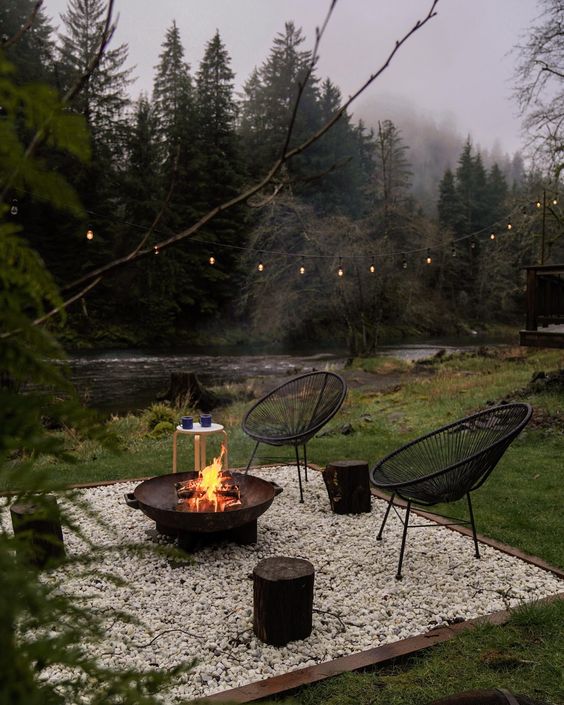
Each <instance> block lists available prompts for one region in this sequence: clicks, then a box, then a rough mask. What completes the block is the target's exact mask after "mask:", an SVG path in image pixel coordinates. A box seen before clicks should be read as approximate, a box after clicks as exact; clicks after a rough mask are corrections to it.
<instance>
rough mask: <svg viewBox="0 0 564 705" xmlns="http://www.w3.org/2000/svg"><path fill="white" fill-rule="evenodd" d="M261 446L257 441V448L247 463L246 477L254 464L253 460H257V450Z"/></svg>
mask: <svg viewBox="0 0 564 705" xmlns="http://www.w3.org/2000/svg"><path fill="white" fill-rule="evenodd" d="M259 444H260V441H257V444H256V446H255V449H254V450H253V452H252V454H251V459H250V460H249V462H248V463H247V467H246V469H245V475H246V474H247V473H248V472H249V468H250V467H251V463H252V462H253V460H254V459H255V454H256V452H257V448H258V447H259Z"/></svg>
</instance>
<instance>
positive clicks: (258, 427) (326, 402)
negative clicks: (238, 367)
mask: <svg viewBox="0 0 564 705" xmlns="http://www.w3.org/2000/svg"><path fill="white" fill-rule="evenodd" d="M346 394H347V385H346V383H345V381H344V379H343V378H342V377H339V375H336V374H334V373H333V372H308V373H307V374H303V375H300V376H299V377H294V378H293V379H291V380H289V381H288V382H285V383H284V384H281V385H280V386H279V387H276V389H273V390H272V391H271V392H269V393H268V394H266V395H265V396H264V397H262V398H261V399H259V400H258V401H257V402H256V403H255V404H254V405H253V406H252V407H251V408H250V409H249V411H247V413H246V414H245V417H244V419H243V424H242V426H243V431H244V432H245V433H246V434H247V435H248V436H250V437H251V438H253V439H254V440H255V441H256V445H255V448H254V450H253V453H252V455H251V458H250V460H249V463H248V465H247V469H246V470H245V472H248V471H249V468H250V467H251V464H252V462H253V460H254V457H255V454H256V452H257V448H258V447H259V445H260V444H261V443H265V444H267V445H270V446H294V449H295V452H296V464H297V466H298V481H299V485H300V502H303V501H304V493H303V487H302V473H301V466H300V457H299V452H298V447H299V446H303V450H304V461H303V466H304V468H305V479H306V482H307V451H306V444H307V442H308V441H309V440H310V438H312V437H313V436H314V435H315V434H316V433H317V432H318V431H319V430H320V429H321V428H322V427H323V426H324V425H325V424H326V423H327V422H328V421H329V420H330V419H331V418H333V416H334V415H335V414H336V413H337V411H338V410H339V409H340V407H341V404H342V403H343V401H344V399H345V396H346Z"/></svg>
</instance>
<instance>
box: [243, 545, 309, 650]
mask: <svg viewBox="0 0 564 705" xmlns="http://www.w3.org/2000/svg"><path fill="white" fill-rule="evenodd" d="M314 575H315V571H314V568H313V565H312V564H311V563H310V562H309V561H305V560H303V559H301V558H288V557H286V556H276V557H274V558H265V559H264V560H262V561H261V562H260V563H258V564H257V565H256V566H255V569H254V570H253V581H254V589H253V593H254V616H253V631H254V633H255V634H256V636H257V637H258V638H259V639H260V640H261V641H264V642H266V643H267V644H272V645H273V646H284V645H285V644H287V643H288V642H289V641H294V640H296V639H305V638H306V637H308V636H309V635H310V634H311V628H312V615H313V579H314Z"/></svg>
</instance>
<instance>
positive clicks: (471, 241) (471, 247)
mask: <svg viewBox="0 0 564 705" xmlns="http://www.w3.org/2000/svg"><path fill="white" fill-rule="evenodd" d="M470 249H471V250H475V249H476V240H474V239H472V240H470Z"/></svg>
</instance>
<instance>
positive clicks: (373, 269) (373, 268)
mask: <svg viewBox="0 0 564 705" xmlns="http://www.w3.org/2000/svg"><path fill="white" fill-rule="evenodd" d="M375 271H376V267H375V266H374V262H372V264H371V265H370V274H374V272H375Z"/></svg>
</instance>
